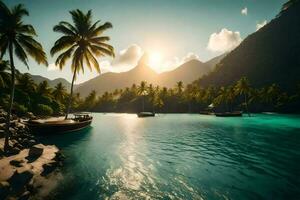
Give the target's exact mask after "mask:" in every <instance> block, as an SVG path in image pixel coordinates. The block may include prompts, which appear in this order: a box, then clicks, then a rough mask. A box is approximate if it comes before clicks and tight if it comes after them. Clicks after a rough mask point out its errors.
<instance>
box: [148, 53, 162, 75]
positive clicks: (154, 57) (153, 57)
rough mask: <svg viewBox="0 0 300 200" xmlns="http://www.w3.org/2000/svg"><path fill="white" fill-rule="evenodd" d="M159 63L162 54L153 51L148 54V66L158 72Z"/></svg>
mask: <svg viewBox="0 0 300 200" xmlns="http://www.w3.org/2000/svg"><path fill="white" fill-rule="evenodd" d="M161 61H162V54H161V53H160V52H157V51H155V52H151V53H150V54H149V65H150V67H152V68H153V69H154V70H158V71H159V68H160V65H161Z"/></svg>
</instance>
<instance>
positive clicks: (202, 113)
mask: <svg viewBox="0 0 300 200" xmlns="http://www.w3.org/2000/svg"><path fill="white" fill-rule="evenodd" d="M199 114H200V115H214V114H215V113H213V112H211V111H206V110H204V111H200V112H199Z"/></svg>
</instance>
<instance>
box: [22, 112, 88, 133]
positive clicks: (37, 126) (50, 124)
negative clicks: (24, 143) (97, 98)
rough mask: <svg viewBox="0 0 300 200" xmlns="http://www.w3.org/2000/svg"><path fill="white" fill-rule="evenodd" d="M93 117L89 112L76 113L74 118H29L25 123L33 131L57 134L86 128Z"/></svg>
mask: <svg viewBox="0 0 300 200" xmlns="http://www.w3.org/2000/svg"><path fill="white" fill-rule="evenodd" d="M92 120H93V117H92V116H91V115H90V114H87V113H77V114H74V118H72V119H66V120H28V121H26V122H24V124H25V125H27V127H28V128H29V129H30V131H32V132H33V133H38V134H46V133H49V134H55V133H66V132H73V131H78V130H81V129H84V128H86V127H88V126H89V125H90V124H91V123H92Z"/></svg>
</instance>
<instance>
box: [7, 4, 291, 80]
mask: <svg viewBox="0 0 300 200" xmlns="http://www.w3.org/2000/svg"><path fill="white" fill-rule="evenodd" d="M285 1H286V0H109V1H108V0H4V3H6V4H7V5H8V6H9V7H11V6H13V5H16V4H19V3H21V4H24V5H25V7H26V8H27V10H28V11H29V13H30V16H28V17H25V18H24V22H25V23H30V24H32V25H33V26H34V27H35V29H36V31H37V33H38V37H37V38H36V39H37V40H38V41H39V42H40V43H41V44H42V45H43V47H44V50H45V51H46V53H47V56H48V62H49V66H48V68H47V67H46V66H42V65H41V66H39V65H38V64H37V63H35V62H34V61H32V60H30V62H29V65H30V70H29V71H28V70H27V68H26V67H25V66H24V64H22V63H21V62H19V61H17V60H16V66H17V68H18V69H19V70H20V71H21V72H30V73H31V74H36V75H42V76H44V77H47V78H49V79H55V78H60V77H62V78H65V79H67V80H69V81H70V80H71V78H72V73H71V70H70V65H69V63H67V64H66V66H65V68H64V69H63V70H62V71H60V70H58V69H57V67H56V66H55V64H54V63H55V59H56V56H54V57H51V55H50V53H49V52H50V49H51V47H52V46H53V44H54V42H55V41H56V40H57V39H58V38H59V37H60V34H58V33H55V32H53V31H52V28H53V26H54V25H56V24H58V23H59V22H60V21H70V22H71V17H70V14H69V11H70V10H73V9H81V10H82V11H84V12H87V11H88V10H90V9H91V10H92V12H93V19H94V20H101V22H102V23H104V22H107V21H108V22H111V23H112V24H113V28H112V29H110V30H108V31H106V32H104V33H103V35H106V36H109V37H110V38H111V40H110V41H109V44H111V45H112V46H113V47H114V48H115V54H116V57H115V58H114V59H111V58H108V57H104V58H99V59H98V60H99V63H100V67H101V71H102V73H105V72H109V71H112V72H122V71H127V70H129V69H131V68H132V67H134V66H135V65H136V63H137V62H138V60H139V58H140V57H141V56H142V55H143V54H144V53H145V52H146V53H147V54H148V55H149V65H150V66H151V67H152V68H153V69H154V70H155V71H157V72H158V73H161V72H164V71H169V70H173V69H174V68H176V67H178V66H179V65H180V64H182V63H184V62H186V61H188V60H191V59H199V60H201V61H203V62H205V61H207V60H209V59H211V58H213V57H215V56H218V55H221V54H222V53H224V52H228V51H230V50H232V49H234V48H235V47H236V46H238V45H239V44H240V43H241V42H242V41H243V39H245V38H246V37H247V36H248V35H249V34H251V33H253V32H255V31H257V30H258V29H259V28H261V27H262V26H264V25H265V24H267V23H268V22H270V20H272V19H273V18H274V17H275V16H276V15H277V14H278V12H279V10H280V8H281V5H282V4H283V3H284V2H285ZM97 75H98V74H97V72H96V71H95V70H94V71H92V72H90V71H89V70H85V73H84V74H80V75H79V76H78V77H77V80H76V83H77V84H78V83H82V82H84V81H86V80H89V79H91V78H93V77H95V76H97Z"/></svg>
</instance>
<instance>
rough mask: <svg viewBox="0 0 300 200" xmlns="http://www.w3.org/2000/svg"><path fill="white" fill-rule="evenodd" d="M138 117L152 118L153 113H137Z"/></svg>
mask: <svg viewBox="0 0 300 200" xmlns="http://www.w3.org/2000/svg"><path fill="white" fill-rule="evenodd" d="M137 116H138V117H154V116H155V113H154V112H139V113H138V114H137Z"/></svg>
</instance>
